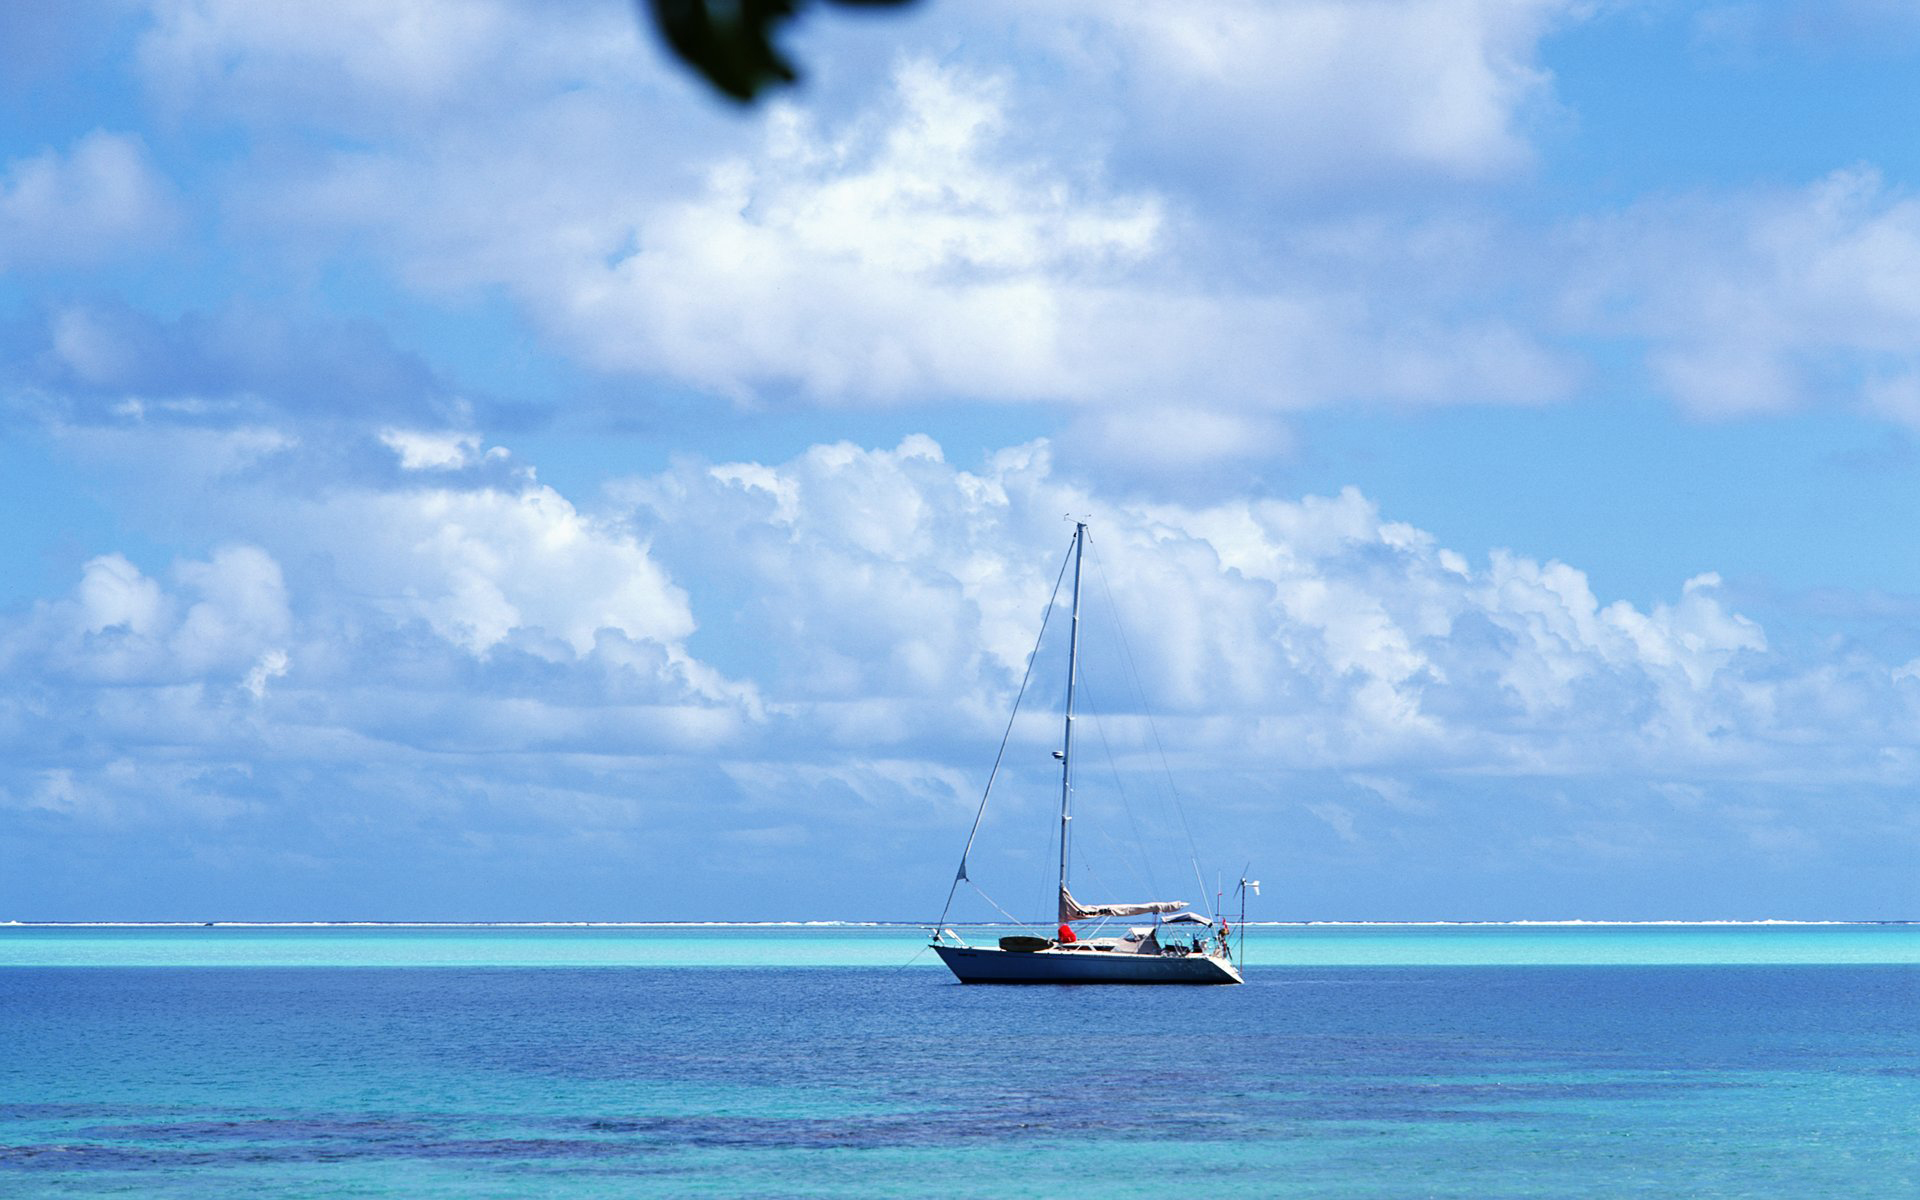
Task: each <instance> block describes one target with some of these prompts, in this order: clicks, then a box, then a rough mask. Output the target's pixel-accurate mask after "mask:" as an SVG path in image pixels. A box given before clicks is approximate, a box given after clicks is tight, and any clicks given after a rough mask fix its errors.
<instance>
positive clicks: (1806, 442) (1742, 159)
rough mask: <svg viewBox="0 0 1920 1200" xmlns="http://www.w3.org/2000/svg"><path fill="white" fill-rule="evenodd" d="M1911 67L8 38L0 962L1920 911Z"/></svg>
mask: <svg viewBox="0 0 1920 1200" xmlns="http://www.w3.org/2000/svg"><path fill="white" fill-rule="evenodd" d="M1916 13H1920V10H1917V9H1915V8H1914V7H1913V6H1912V5H1909V4H1906V3H1899V2H1895V0H1768V2H1765V3H1760V2H1736V0H1727V2H1710V0H1701V2H1696V3H1681V2H1678V0H1346V2H1337V0H1266V2H1258V0H1184V2H1183V3H1181V4H1177V5H1173V4H1159V5H1155V4H1135V5H1118V4H1111V3H1104V2H1100V0H1054V2H1052V3H1045V4H1035V3H1031V2H1030V0H923V3H921V4H919V5H917V6H914V7H911V8H908V9H904V10H897V11H895V10H887V11H884V12H872V13H862V12H856V11H851V10H846V9H842V8H840V7H838V6H824V7H821V8H819V9H817V10H814V11H812V12H810V13H809V14H808V15H807V16H806V17H805V18H804V19H803V20H802V21H800V22H799V23H798V25H797V27H796V28H795V29H793V30H792V31H791V32H790V34H789V36H788V37H787V38H786V42H785V44H786V46H787V49H788V50H789V51H790V53H791V55H792V57H793V58H794V59H795V60H796V61H797V62H798V63H799V64H800V66H801V69H802V72H803V75H804V78H803V80H802V83H801V84H800V86H798V87H797V88H794V89H792V90H789V91H785V92H782V93H780V94H779V95H778V96H776V97H775V98H773V99H772V100H771V101H770V102H767V103H763V104H760V105H757V106H754V107H751V108H741V107H737V106H734V105H732V104H730V103H727V102H725V101H724V100H721V99H718V98H716V97H715V96H714V95H713V94H712V93H711V92H710V90H708V89H706V88H705V87H704V86H703V85H701V84H700V83H699V82H698V81H697V80H695V79H694V78H692V77H691V76H690V75H689V74H688V73H687V72H686V71H685V70H684V69H682V68H681V67H680V66H679V65H678V64H676V63H674V62H673V61H671V60H670V59H669V58H668V57H667V56H666V55H665V54H664V53H663V52H662V50H661V49H660V48H659V46H658V44H657V43H656V41H655V39H654V38H653V36H652V34H651V32H650V30H649V29H648V28H646V27H645V26H644V25H643V24H642V23H641V21H640V20H639V18H638V14H637V9H636V7H635V6H633V5H631V4H630V3H628V2H627V0H558V2H556V0H331V2H329V3H325V4H320V3H314V4H305V3H290V4H273V5H263V4H258V3H254V2H253V0H149V2H145V3H139V2H135V0H61V2H58V3H55V2H53V0H45V2H39V0H29V2H28V3H24V4H13V5H7V6H5V7H4V8H0V506H4V513H5V520H4V521H0V920H4V919H17V920H115V919H123V920H214V919H230V920H248V919H251V920H303V919H314V920H326V919H340V920H347V919H362V920H407V919H418V920H515V919H523V920H570V919H572V920H668V919H728V920H765V919H862V918H873V919H902V920H918V919H925V920H930V919H932V918H933V917H934V916H936V915H937V914H938V911H939V908H940V904H941V901H942V900H943V898H944V897H945V895H946V891H947V886H948V884H949V883H950V882H951V881H952V880H953V874H954V864H955V863H956V862H957V861H958V857H959V852H960V849H961V845H962V843H963V842H964V840H965V837H966V834H967V830H968V828H969V826H970V824H971V822H972V820H973V816H974V813H975V809H976V806H977V805H978V803H979V801H980V798H981V794H982V789H983V787H984V786H985V784H986V781H987V775H988V771H989V769H990V768H991V767H992V766H993V763H994V753H995V750H996V749H997V747H998V746H999V744H1000V740H1001V737H1002V734H1003V732H1005V731H1006V730H1007V729H1008V720H1009V712H1010V709H1011V706H1012V704H1013V701H1014V698H1015V696H1016V694H1017V693H1018V691H1019V687H1020V683H1021V680H1022V677H1023V673H1024V672H1025V671H1026V669H1027V664H1028V658H1029V654H1030V652H1032V651H1033V648H1034V638H1035V635H1036V632H1037V631H1038V629H1039V626H1040V624H1041V618H1042V614H1043V613H1044V612H1045V611H1046V610H1047V605H1048V601H1049V596H1050V595H1051V594H1052V589H1053V587H1054V582H1055V580H1056V578H1057V575H1058V572H1059V569H1060V565H1061V562H1062V556H1063V555H1064V554H1065V552H1066V548H1067V544H1068V540H1069V537H1070V535H1071V532H1072V524H1071V523H1070V520H1069V516H1071V517H1075V518H1080V519H1084V520H1086V521H1088V522H1089V526H1090V530H1091V537H1090V547H1091V554H1090V557H1089V563H1090V565H1089V568H1088V570H1089V574H1088V577H1087V584H1086V589H1085V595H1086V597H1087V615H1086V630H1087V635H1086V639H1085V640H1086V645H1087V654H1086V662H1085V668H1086V670H1085V675H1084V677H1083V682H1084V683H1085V685H1086V688H1085V690H1086V695H1085V696H1084V697H1082V698H1083V699H1085V700H1086V702H1087V708H1086V710H1085V711H1086V714H1087V719H1086V722H1085V723H1084V725H1083V727H1082V728H1081V730H1080V734H1079V737H1078V739H1077V741H1076V746H1077V747H1078V748H1079V749H1078V752H1077V753H1076V760H1077V762H1078V764H1079V765H1078V766H1077V767H1076V771H1077V773H1078V776H1079V777H1078V779H1077V781H1076V805H1077V808H1078V811H1079V814H1080V815H1079V818H1078V820H1077V823H1076V829H1077V830H1078V832H1077V833H1076V836H1075V840H1074V843H1073V845H1074V849H1075V864H1074V869H1075V880H1076V885H1075V886H1076V892H1077V893H1079V894H1080V895H1081V898H1082V899H1087V900H1092V899H1102V898H1104V899H1140V898H1143V897H1140V896H1137V895H1134V894H1133V893H1134V892H1135V891H1136V890H1137V889H1138V888H1140V887H1150V888H1153V889H1154V890H1156V891H1158V892H1166V891H1168V890H1173V891H1175V892H1178V893H1179V895H1178V897H1177V898H1184V899H1189V900H1197V899H1199V898H1200V897H1199V896H1196V895H1193V894H1191V893H1194V892H1199V891H1202V890H1205V889H1210V888H1213V887H1217V886H1218V883H1217V881H1218V880H1221V879H1225V880H1229V881H1230V880H1232V879H1234V878H1237V877H1238V875H1239V874H1240V872H1241V871H1242V870H1243V869H1249V868H1247V867H1246V864H1251V866H1250V870H1251V873H1252V874H1253V875H1254V876H1256V877H1259V878H1261V879H1262V881H1263V882H1264V884H1265V886H1264V888H1263V890H1262V894H1261V896H1260V897H1259V898H1258V899H1257V900H1256V901H1255V906H1254V908H1253V909H1252V910H1251V911H1250V913H1249V915H1252V916H1259V917H1264V918H1267V919H1275V920H1393V919H1412V920H1448V919H1457V920H1511V919H1629V920H1646V919H1765V918H1798V919H1901V918H1916V917H1920V807H1917V806H1916V803H1915V801H1916V797H1917V795H1920V556H1917V555H1915V553H1914V552H1913V549H1912V545H1911V535H1912V530H1913V529H1914V528H1915V527H1916V525H1917V524H1920V446H1916V434H1917V433H1920V190H1916V189H1917V188H1920V143H1916V141H1915V140H1914V138H1913V136H1912V130H1913V129H1915V128H1917V127H1920V86H1916V83H1915V81H1916V79H1920V15H1916ZM1062 627H1063V626H1061V625H1059V624H1053V623H1050V624H1049V640H1048V641H1046V642H1044V643H1043V644H1042V645H1041V647H1040V651H1039V653H1038V654H1037V655H1036V656H1035V658H1034V672H1035V678H1036V680H1037V682H1036V683H1035V685H1034V687H1033V688H1032V689H1031V691H1030V692H1029V694H1028V698H1027V701H1026V703H1025V705H1024V706H1023V708H1022V710H1021V712H1022V715H1021V717H1020V719H1019V720H1017V721H1015V722H1014V723H1013V725H1012V727H1011V729H1012V732H1011V735H1010V737H1009V740H1008V750H1007V756H1006V760H1005V765H1004V766H1003V767H1002V769H1001V774H1000V775H999V777H998V782H997V784H996V786H995V789H994V792H993V797H992V800H991V803H990V804H989V807H988V816H987V818H986V820H985V822H984V823H983V826H982V839H983V841H982V846H981V850H980V853H979V858H978V860H977V864H978V865H977V866H976V869H975V870H974V872H973V873H974V875H975V877H976V882H979V883H980V885H981V886H980V888H979V892H980V894H979V895H975V894H974V889H970V888H964V887H963V888H962V896H963V900H964V901H965V902H966V903H968V904H972V905H973V906H974V908H973V910H970V911H965V912H963V913H962V914H961V915H965V916H968V917H970V918H971V917H989V916H991V915H992V911H991V910H990V909H987V908H982V907H981V906H982V905H986V904H997V905H1000V906H1002V907H1004V908H1010V909H1013V910H1017V911H1016V912H1015V915H1017V916H1021V917H1022V918H1028V917H1031V918H1033V919H1039V918H1042V917H1044V916H1045V915H1046V912H1047V907H1048V904H1049V899H1048V897H1049V890H1050V889H1051V887H1052V886H1053V870H1054V868H1053V866H1052V865H1051V864H1052V862H1053V855H1055V854H1056V853H1057V850H1056V849H1055V847H1054V845H1053V844H1052V842H1051V840H1050V839H1051V838H1052V837H1053V836H1054V835H1055V829H1054V821H1055V806H1056V805H1057V789H1058V775H1057V771H1056V770H1055V768H1054V765H1053V763H1052V760H1051V754H1052V751H1053V750H1055V749H1057V748H1058V744H1059V740H1060V728H1059V725H1058V714H1057V706H1058V703H1059V699H1060V697H1059V694H1058V693H1059V692H1060V690H1061V689H1060V686H1059V685H1060V681H1061V679H1062V678H1063V677H1064V667H1063V666H1062V665H1061V664H1060V661H1059V660H1060V656H1061V654H1062V649H1061V645H1060V638H1059V636H1058V633H1059V630H1060V629H1061V628H1062ZM1169 814H1170V815H1169ZM989 850H991V851H992V853H991V854H989V853H988V851H989ZM989 858H991V859H993V861H994V863H995V864H997V865H994V866H991V867H989V866H988V865H986V864H987V860H988V859H989ZM1191 860H1197V862H1198V864H1199V878H1198V879H1197V880H1196V879H1195V874H1194V869H1193V861H1191ZM1122 864H1125V865H1124V866H1123V865H1122ZM1189 884H1191V886H1189ZM1109 885H1110V886H1109ZM1182 889H1184V891H1183V890H1182ZM1092 893H1101V894H1099V895H1094V894H1092Z"/></svg>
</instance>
